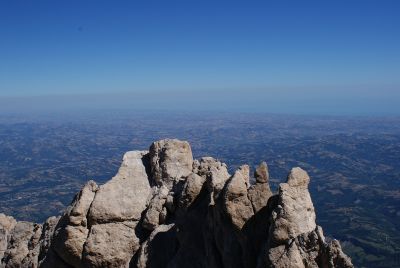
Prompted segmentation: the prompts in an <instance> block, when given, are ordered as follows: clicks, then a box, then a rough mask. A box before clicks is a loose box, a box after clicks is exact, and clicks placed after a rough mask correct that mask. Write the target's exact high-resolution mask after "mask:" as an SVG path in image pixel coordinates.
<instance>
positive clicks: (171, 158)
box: [150, 139, 193, 189]
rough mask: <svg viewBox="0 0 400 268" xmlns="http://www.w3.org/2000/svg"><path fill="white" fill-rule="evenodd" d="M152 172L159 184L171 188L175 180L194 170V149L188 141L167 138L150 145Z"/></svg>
mask: <svg viewBox="0 0 400 268" xmlns="http://www.w3.org/2000/svg"><path fill="white" fill-rule="evenodd" d="M150 162H151V173H152V177H153V179H154V181H155V182H156V183H157V185H158V186H161V185H166V186H167V187H168V188H169V189H171V187H172V185H173V183H174V181H175V180H178V179H180V178H181V177H187V176H188V175H189V174H190V173H191V172H192V167H193V156H192V149H191V148H190V145H189V143H188V142H186V141H180V140H176V139H166V140H161V141H156V142H154V143H153V144H152V145H151V146H150Z"/></svg>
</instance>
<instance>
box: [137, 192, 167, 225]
mask: <svg viewBox="0 0 400 268" xmlns="http://www.w3.org/2000/svg"><path fill="white" fill-rule="evenodd" d="M167 196H168V188H167V187H166V186H164V185H163V186H161V187H160V188H157V189H156V193H155V194H154V196H153V198H152V199H151V201H150V204H149V206H148V208H147V211H146V214H145V216H144V219H143V227H144V228H146V229H147V230H150V231H152V230H154V229H155V228H156V227H157V226H158V225H159V224H160V220H161V221H162V220H163V219H164V218H163V215H162V214H161V212H162V211H163V207H164V204H165V202H166V200H167ZM160 217H161V218H160ZM161 223H162V222H161Z"/></svg>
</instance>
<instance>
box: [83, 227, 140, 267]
mask: <svg viewBox="0 0 400 268" xmlns="http://www.w3.org/2000/svg"><path fill="white" fill-rule="evenodd" d="M136 225H137V222H132V221H124V222H118V223H105V224H97V225H94V226H93V227H92V228H91V230H90V234H89V237H88V239H87V241H86V243H85V248H84V252H83V263H84V265H85V266H86V267H129V262H130V261H131V258H132V256H133V255H134V253H135V252H136V251H137V250H138V249H139V246H140V245H139V239H138V238H137V237H136V234H135V227H136Z"/></svg>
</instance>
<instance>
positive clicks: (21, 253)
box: [2, 221, 42, 267]
mask: <svg viewBox="0 0 400 268" xmlns="http://www.w3.org/2000/svg"><path fill="white" fill-rule="evenodd" d="M41 228H42V226H41V225H40V224H35V223H30V222H25V221H20V222H17V223H16V224H15V226H14V228H13V229H12V231H11V232H10V237H9V240H8V246H7V250H6V251H5V252H4V256H3V259H2V262H3V263H4V264H5V267H37V264H38V256H39V247H40V246H39V243H40V234H41Z"/></svg>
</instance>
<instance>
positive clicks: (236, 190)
mask: <svg viewBox="0 0 400 268" xmlns="http://www.w3.org/2000/svg"><path fill="white" fill-rule="evenodd" d="M249 184H250V176H249V166H247V165H244V166H241V167H240V168H239V170H237V171H236V172H235V174H234V175H233V176H232V178H231V179H230V180H229V181H228V182H227V186H226V191H225V194H224V205H225V210H226V213H227V216H228V217H229V218H230V220H231V222H232V224H233V225H234V226H235V227H236V228H238V229H239V230H241V229H242V227H243V225H244V224H245V223H246V222H247V220H248V219H249V218H250V217H251V216H253V215H254V211H253V207H252V205H251V202H250V200H249V198H248V192H247V191H248V189H247V188H248V187H249Z"/></svg>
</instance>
